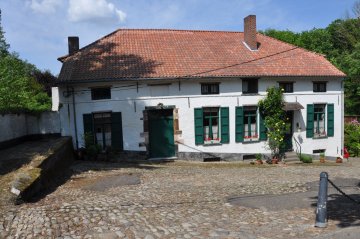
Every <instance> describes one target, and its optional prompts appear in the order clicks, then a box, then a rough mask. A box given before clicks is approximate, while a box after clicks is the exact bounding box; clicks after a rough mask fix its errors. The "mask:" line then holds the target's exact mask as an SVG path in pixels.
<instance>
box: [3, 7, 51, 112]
mask: <svg viewBox="0 0 360 239" xmlns="http://www.w3.org/2000/svg"><path fill="white" fill-rule="evenodd" d="M54 79H56V78H55V77H54V76H53V75H52V74H51V73H50V72H48V71H45V72H42V71H40V70H38V69H37V68H36V67H35V66H34V65H32V64H30V63H28V62H26V61H24V60H21V59H20V58H19V56H18V55H17V54H16V53H9V44H7V42H6V40H5V36H4V31H3V30H2V26H1V10H0V113H20V112H33V113H34V112H41V111H45V110H49V109H50V108H51V99H50V97H49V96H48V94H47V93H46V91H45V90H48V92H49V91H50V84H51V83H52V82H51V81H53V80H54Z"/></svg>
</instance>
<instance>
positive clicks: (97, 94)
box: [91, 87, 111, 100]
mask: <svg viewBox="0 0 360 239" xmlns="http://www.w3.org/2000/svg"><path fill="white" fill-rule="evenodd" d="M91 99H92V100H103V99H111V90H110V87H108V88H92V89H91Z"/></svg>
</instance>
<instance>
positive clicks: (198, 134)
mask: <svg viewBox="0 0 360 239" xmlns="http://www.w3.org/2000/svg"><path fill="white" fill-rule="evenodd" d="M194 123H195V144H196V145H199V144H204V127H203V109H202V108H195V109H194Z"/></svg>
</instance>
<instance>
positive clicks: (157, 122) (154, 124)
mask: <svg viewBox="0 0 360 239" xmlns="http://www.w3.org/2000/svg"><path fill="white" fill-rule="evenodd" d="M148 117H149V118H148V119H149V146H150V157H151V158H165V157H173V156H175V144H174V121H173V111H172V109H169V110H150V111H149V112H148Z"/></svg>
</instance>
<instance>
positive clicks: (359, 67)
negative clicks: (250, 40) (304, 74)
mask: <svg viewBox="0 0 360 239" xmlns="http://www.w3.org/2000/svg"><path fill="white" fill-rule="evenodd" d="M356 6H360V1H357V3H356V4H355V5H354V9H355V8H356ZM262 33H263V34H265V35H267V36H271V37H274V38H276V39H279V40H282V41H285V42H288V43H290V44H294V45H296V46H299V47H302V48H305V49H307V50H310V51H314V52H317V53H320V54H324V55H325V56H326V58H327V59H328V60H329V61H330V62H331V63H333V64H334V65H335V66H336V67H338V68H339V69H340V70H341V71H343V72H344V73H345V74H346V75H347V77H346V79H345V82H344V83H345V112H346V114H356V115H360V18H357V19H337V20H335V21H333V22H332V23H331V24H330V25H329V26H327V27H326V28H324V29H315V28H314V29H312V30H310V31H303V32H300V33H295V32H292V31H289V30H285V31H278V30H274V29H268V30H266V31H263V32H262Z"/></svg>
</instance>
